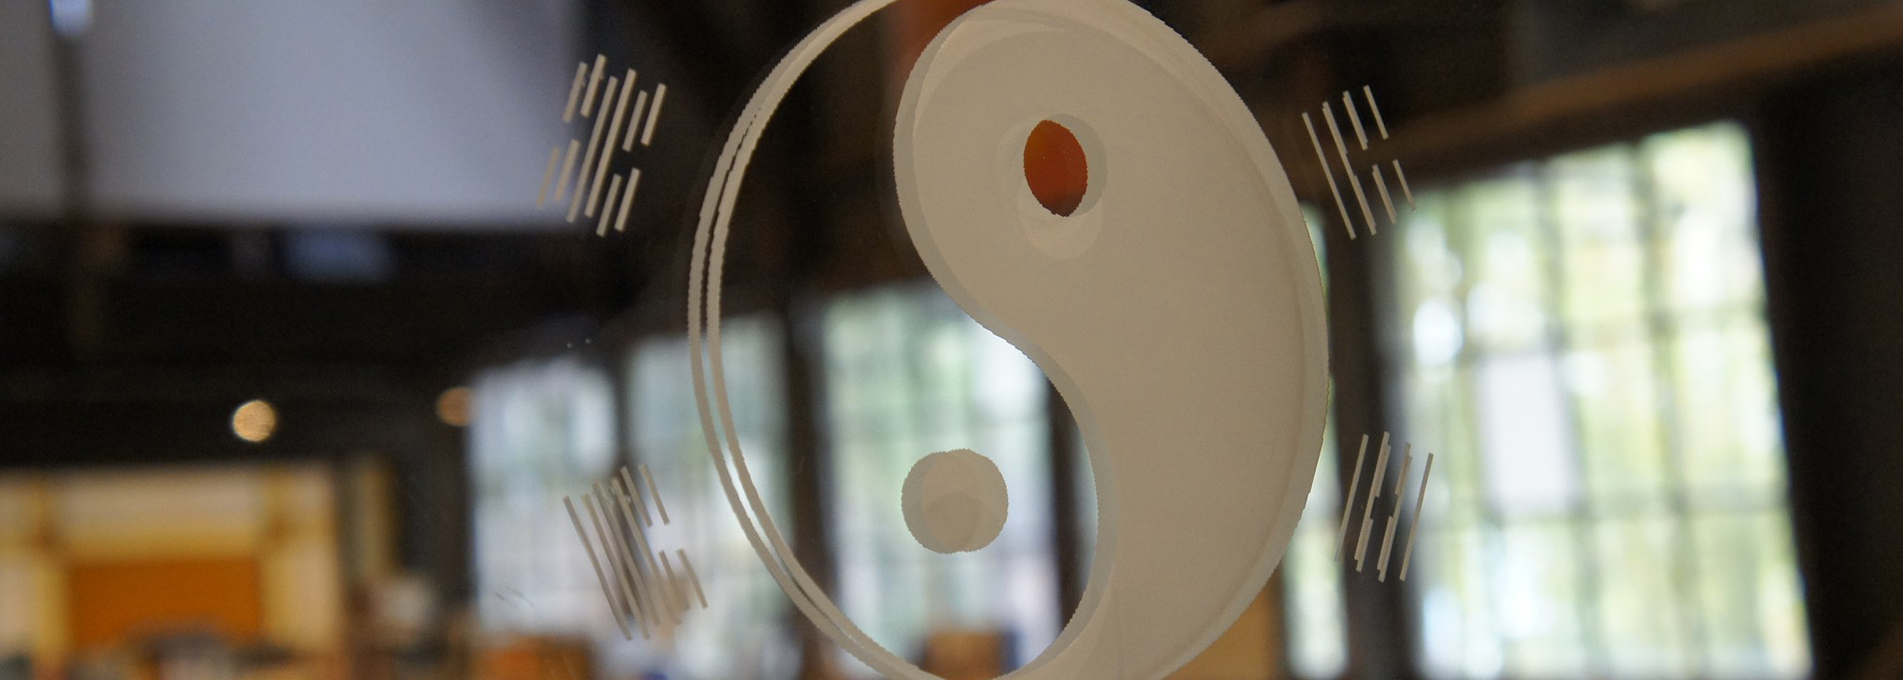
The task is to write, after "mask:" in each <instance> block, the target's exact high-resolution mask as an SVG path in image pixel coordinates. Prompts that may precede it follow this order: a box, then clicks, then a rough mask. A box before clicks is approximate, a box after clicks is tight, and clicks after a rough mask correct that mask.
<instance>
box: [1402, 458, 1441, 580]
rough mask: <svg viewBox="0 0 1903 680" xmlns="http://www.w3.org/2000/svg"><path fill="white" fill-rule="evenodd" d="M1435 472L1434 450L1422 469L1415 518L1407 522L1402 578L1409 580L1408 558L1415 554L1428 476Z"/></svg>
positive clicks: (1425, 501)
mask: <svg viewBox="0 0 1903 680" xmlns="http://www.w3.org/2000/svg"><path fill="white" fill-rule="evenodd" d="M1431 474H1434V452H1432V451H1429V452H1427V469H1425V470H1422V471H1421V493H1420V495H1419V496H1416V497H1415V499H1414V519H1412V520H1410V521H1409V522H1408V523H1407V547H1406V548H1404V549H1402V550H1401V580H1403V581H1406V580H1407V564H1408V559H1409V558H1411V557H1413V556H1414V534H1416V533H1419V532H1420V530H1421V508H1424V507H1427V476H1428V475H1431Z"/></svg>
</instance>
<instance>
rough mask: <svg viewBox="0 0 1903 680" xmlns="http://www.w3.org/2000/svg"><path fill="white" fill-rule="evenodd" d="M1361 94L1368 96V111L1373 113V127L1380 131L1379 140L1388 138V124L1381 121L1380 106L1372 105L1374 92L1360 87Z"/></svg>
mask: <svg viewBox="0 0 1903 680" xmlns="http://www.w3.org/2000/svg"><path fill="white" fill-rule="evenodd" d="M1361 93H1362V94H1364V95H1367V96H1368V110H1369V111H1372V112H1374V126H1375V127H1377V128H1380V129H1381V138H1382V139H1387V138H1388V122H1387V121H1385V120H1381V105H1380V104H1376V103H1374V90H1373V89H1371V88H1369V87H1368V86H1366V85H1363V86H1361Z"/></svg>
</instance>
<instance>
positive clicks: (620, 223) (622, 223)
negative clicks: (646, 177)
mask: <svg viewBox="0 0 1903 680" xmlns="http://www.w3.org/2000/svg"><path fill="white" fill-rule="evenodd" d="M640 183H641V169H640V168H635V169H634V170H633V172H630V173H629V174H628V190H627V191H626V192H624V193H622V194H621V212H620V213H619V214H617V215H615V231H627V230H628V206H629V205H632V204H633V203H634V187H635V185H637V184H640Z"/></svg>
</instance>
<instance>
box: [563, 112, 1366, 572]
mask: <svg viewBox="0 0 1903 680" xmlns="http://www.w3.org/2000/svg"><path fill="white" fill-rule="evenodd" d="M1302 124H1303V125H1306V126H1308V141H1309V142H1310V143H1312V144H1314V145H1315V160H1318V161H1321V162H1322V176H1323V177H1326V178H1328V193H1329V194H1331V195H1333V196H1334V197H1335V209H1336V210H1340V211H1341V223H1342V224H1343V225H1344V226H1347V227H1348V238H1349V239H1350V240H1352V239H1354V237H1355V221H1354V218H1351V217H1349V216H1348V206H1347V205H1346V204H1344V203H1342V202H1341V189H1339V188H1337V187H1336V186H1335V171H1334V170H1331V169H1329V167H1328V154H1326V153H1324V152H1323V151H1322V140H1321V138H1320V137H1317V136H1315V121H1314V120H1311V119H1310V118H1309V117H1308V113H1307V112H1303V113H1302ZM557 200H559V199H557ZM1361 443H1362V444H1363V445H1364V446H1365V445H1366V444H1367V443H1368V442H1367V435H1362V442H1361ZM1364 451H1365V449H1364ZM1344 517H1345V515H1344ZM1342 526H1343V528H1344V530H1345V528H1346V527H1347V525H1345V524H1344V525H1342ZM1345 535H1346V534H1344V536H1345ZM1336 559H1337V560H1339V559H1340V553H1339V551H1337V553H1336Z"/></svg>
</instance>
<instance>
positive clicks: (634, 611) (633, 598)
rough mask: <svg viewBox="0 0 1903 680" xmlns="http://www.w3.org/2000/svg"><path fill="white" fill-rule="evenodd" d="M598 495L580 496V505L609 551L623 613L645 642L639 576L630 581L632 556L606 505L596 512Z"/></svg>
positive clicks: (646, 630)
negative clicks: (634, 623) (637, 588)
mask: <svg viewBox="0 0 1903 680" xmlns="http://www.w3.org/2000/svg"><path fill="white" fill-rule="evenodd" d="M599 494H600V489H598V488H597V489H596V494H595V495H589V494H582V497H581V500H582V505H584V506H587V508H588V516H589V518H590V519H593V520H594V522H595V534H596V535H598V536H600V537H601V544H602V545H603V546H605V547H607V548H609V550H606V551H605V552H607V553H608V557H609V565H610V566H613V567H614V572H615V577H616V578H618V579H620V581H621V599H622V600H623V601H624V602H626V603H627V607H626V608H625V609H624V611H626V612H627V614H628V618H631V619H634V620H635V621H637V622H640V623H641V639H644V640H645V639H647V636H648V634H649V631H648V627H647V623H646V622H643V621H641V605H640V604H638V603H637V600H638V599H639V594H638V593H636V591H635V586H636V584H638V583H640V575H639V574H635V575H634V576H633V578H632V579H630V577H629V573H630V570H631V569H632V568H633V567H631V566H630V565H629V564H628V563H629V562H631V561H633V560H632V557H633V556H632V555H628V554H626V552H627V546H625V545H623V544H622V542H621V540H620V537H619V536H617V535H616V534H615V533H614V531H613V527H614V515H613V514H612V513H608V512H606V510H607V508H606V507H605V506H606V503H605V502H603V503H602V505H603V506H604V507H603V508H602V509H601V510H600V511H597V510H596V508H595V505H596V502H597V498H596V496H598V495H599ZM604 514H606V515H608V522H607V527H609V528H605V529H604V528H603V525H602V521H601V516H602V515H604Z"/></svg>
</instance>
